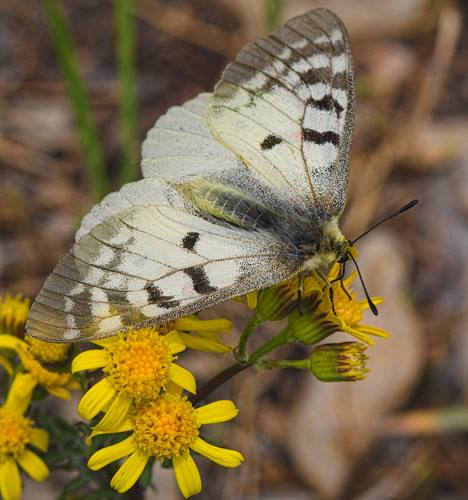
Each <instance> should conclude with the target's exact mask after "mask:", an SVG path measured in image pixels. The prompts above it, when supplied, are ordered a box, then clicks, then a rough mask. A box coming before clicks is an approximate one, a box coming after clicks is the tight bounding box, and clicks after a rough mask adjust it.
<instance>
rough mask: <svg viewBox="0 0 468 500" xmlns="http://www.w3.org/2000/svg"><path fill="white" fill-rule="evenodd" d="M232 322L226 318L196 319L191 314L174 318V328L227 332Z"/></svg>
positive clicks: (189, 330)
mask: <svg viewBox="0 0 468 500" xmlns="http://www.w3.org/2000/svg"><path fill="white" fill-rule="evenodd" d="M231 326H232V322H231V321H229V320H228V319H205V320H201V319H198V318H197V317H196V316H194V315H191V316H188V317H186V318H179V319H176V320H175V323H174V328H175V329H176V330H183V331H186V332H197V331H202V332H218V333H228V332H229V331H230V330H231Z"/></svg>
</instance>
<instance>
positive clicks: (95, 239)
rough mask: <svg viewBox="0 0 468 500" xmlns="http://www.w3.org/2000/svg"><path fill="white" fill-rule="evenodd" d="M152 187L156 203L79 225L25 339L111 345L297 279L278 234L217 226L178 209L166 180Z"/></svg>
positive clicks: (42, 295)
mask: <svg viewBox="0 0 468 500" xmlns="http://www.w3.org/2000/svg"><path fill="white" fill-rule="evenodd" d="M147 181H148V180H146V181H145V180H144V181H140V182H137V183H134V184H133V185H134V187H133V194H134V195H135V194H136V193H138V192H139V191H140V192H142V191H145V190H147V189H148V182H147ZM140 183H144V184H145V185H144V186H137V187H135V185H139V184H140ZM152 188H153V193H152V195H153V200H158V202H153V203H145V204H137V205H134V206H131V207H129V208H124V209H123V210H121V211H118V212H117V213H115V214H113V215H107V216H105V217H104V220H103V221H101V222H98V223H96V224H94V225H93V226H92V227H91V226H90V227H88V229H87V230H85V228H83V227H82V229H83V231H82V236H81V237H80V238H79V239H78V241H77V242H76V243H75V245H74V246H73V248H72V250H71V251H70V253H69V254H68V255H67V256H65V257H64V258H63V259H62V261H61V262H60V263H59V264H58V265H57V267H56V268H55V270H54V271H53V272H52V274H51V275H50V276H49V277H48V279H47V280H46V282H45V284H44V287H43V289H42V290H41V292H40V293H39V295H38V296H37V298H36V301H35V302H34V304H33V306H32V308H31V313H30V317H29V320H28V324H27V330H28V333H29V334H31V335H33V336H34V337H38V338H40V339H43V340H49V341H50V340H51V341H62V342H63V341H81V340H92V339H96V338H101V337H107V336H110V335H114V334H116V333H117V332H119V331H120V332H124V331H127V330H128V329H129V328H130V327H133V328H135V329H137V328H144V327H146V326H149V325H155V324H160V323H163V322H165V321H169V320H171V319H174V318H177V317H180V316H183V315H185V314H189V313H191V312H194V311H199V310H200V309H203V308H205V307H208V306H210V305H213V304H216V303H218V302H221V301H223V300H226V299H229V298H231V297H234V296H236V295H240V294H243V293H247V292H249V291H252V290H255V289H258V288H261V287H264V286H268V285H270V284H272V283H277V282H278V281H281V280H283V279H286V278H287V277H288V276H291V275H292V274H294V272H296V271H297V266H298V265H299V264H298V262H297V261H295V259H294V256H293V255H291V256H290V255H288V249H287V248H285V246H284V244H282V243H281V242H280V241H279V240H276V239H275V237H274V234H272V233H268V232H262V231H256V232H249V231H245V230H243V229H241V228H237V227H232V228H229V227H223V226H219V225H217V224H214V223H212V222H209V221H207V220H205V219H203V218H201V217H199V216H198V215H196V214H194V213H190V212H189V211H187V210H186V209H182V208H177V203H178V201H177V196H178V195H177V193H173V192H172V191H171V187H170V186H167V185H165V184H164V183H163V182H162V181H160V180H159V181H158V180H154V182H153V184H152ZM128 189H129V188H127V192H128ZM127 196H128V194H127ZM171 198H174V200H175V201H173V202H172V204H171V201H170V200H171ZM114 199H115V197H114ZM125 199H127V200H128V197H125ZM162 200H165V202H164V204H162V203H161V201H162ZM109 203H110V202H109ZM180 203H182V202H180Z"/></svg>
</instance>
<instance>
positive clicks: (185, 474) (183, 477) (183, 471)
mask: <svg viewBox="0 0 468 500" xmlns="http://www.w3.org/2000/svg"><path fill="white" fill-rule="evenodd" d="M172 466H173V467H174V472H175V476H176V479H177V484H178V485H179V488H180V491H181V493H182V495H183V496H184V498H188V497H191V496H192V495H196V494H197V493H200V491H201V477H200V473H199V472H198V469H197V466H196V465H195V462H194V461H193V458H192V457H191V456H190V453H189V452H188V451H186V452H185V453H182V454H180V455H179V456H177V457H172Z"/></svg>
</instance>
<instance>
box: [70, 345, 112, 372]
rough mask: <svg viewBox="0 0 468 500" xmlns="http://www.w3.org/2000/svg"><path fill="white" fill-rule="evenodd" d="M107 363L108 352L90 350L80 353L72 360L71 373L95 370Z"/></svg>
mask: <svg viewBox="0 0 468 500" xmlns="http://www.w3.org/2000/svg"><path fill="white" fill-rule="evenodd" d="M108 361H109V352H108V351H106V350H104V349H91V350H89V351H85V352H82V353H80V354H78V356H77V357H76V358H75V359H74V360H73V363H72V367H71V371H72V373H75V372H79V371H81V370H96V369H97V368H102V367H103V366H106V365H107V362H108Z"/></svg>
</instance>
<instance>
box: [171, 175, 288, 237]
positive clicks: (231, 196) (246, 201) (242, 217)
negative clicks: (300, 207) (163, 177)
mask: <svg viewBox="0 0 468 500" xmlns="http://www.w3.org/2000/svg"><path fill="white" fill-rule="evenodd" d="M177 189H178V191H179V192H180V193H181V194H182V195H183V196H184V198H185V199H186V200H187V201H189V202H190V203H191V204H192V205H193V206H194V207H195V208H196V209H197V210H199V211H200V213H201V215H203V214H205V215H209V216H211V217H214V218H216V219H218V220H222V221H224V222H228V223H229V224H234V225H236V226H238V227H241V228H244V229H246V230H256V229H265V228H271V227H277V226H278V225H284V216H282V214H279V213H275V212H274V211H273V210H272V209H271V208H270V207H267V206H265V205H264V204H263V203H260V202H258V201H256V200H255V199H254V198H253V196H250V195H249V194H248V193H247V192H246V191H243V190H241V189H239V188H236V187H234V186H231V185H228V184H224V183H222V182H220V181H211V180H209V179H198V180H195V181H193V182H190V183H187V184H183V185H181V186H178V188H177Z"/></svg>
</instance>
